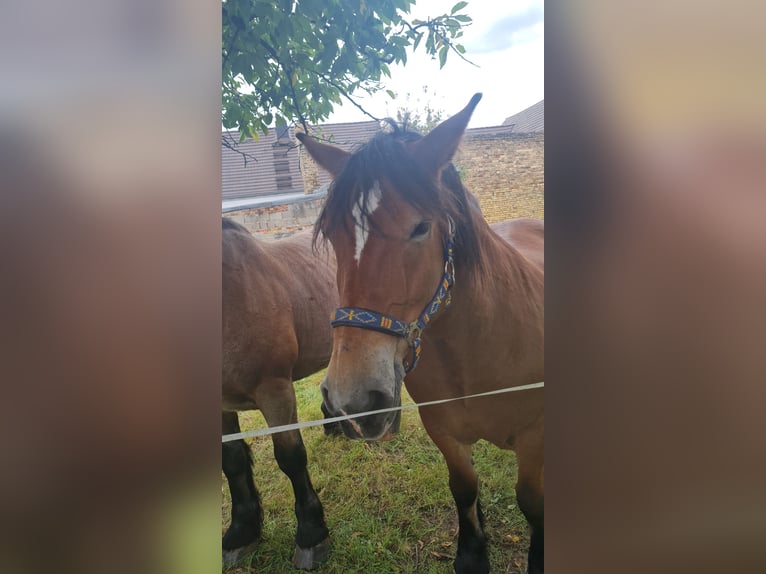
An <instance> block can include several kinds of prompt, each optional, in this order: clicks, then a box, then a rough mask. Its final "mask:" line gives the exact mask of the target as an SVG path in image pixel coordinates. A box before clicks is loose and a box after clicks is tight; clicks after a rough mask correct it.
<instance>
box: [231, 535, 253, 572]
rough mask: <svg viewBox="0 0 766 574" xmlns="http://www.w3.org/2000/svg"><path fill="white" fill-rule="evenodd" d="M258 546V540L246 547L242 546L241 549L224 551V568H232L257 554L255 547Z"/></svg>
mask: <svg viewBox="0 0 766 574" xmlns="http://www.w3.org/2000/svg"><path fill="white" fill-rule="evenodd" d="M257 545H258V541H257V540H256V541H255V542H251V543H250V544H247V545H246V546H240V547H239V548H233V549H231V550H223V565H224V567H226V568H230V567H231V566H234V565H235V564H238V563H239V562H240V561H241V560H242V559H243V558H245V557H246V556H249V555H250V554H252V553H253V552H255V547H256V546H257Z"/></svg>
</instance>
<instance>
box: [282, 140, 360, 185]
mask: <svg viewBox="0 0 766 574" xmlns="http://www.w3.org/2000/svg"><path fill="white" fill-rule="evenodd" d="M295 137H296V138H298V141H299V142H301V143H302V144H303V145H304V146H306V151H308V152H309V155H310V156H311V157H313V158H314V161H316V162H317V163H318V164H319V165H320V166H322V167H323V168H324V169H326V170H327V171H328V172H330V175H332V176H333V177H338V176H339V175H340V172H342V171H343V168H344V167H346V162H347V161H348V158H349V157H351V154H350V153H348V152H347V151H344V150H342V149H340V148H339V147H335V146H333V145H329V144H324V143H321V142H318V141H317V140H315V139H314V138H312V137H310V136H307V135H306V134H305V133H303V132H297V133H296V134H295Z"/></svg>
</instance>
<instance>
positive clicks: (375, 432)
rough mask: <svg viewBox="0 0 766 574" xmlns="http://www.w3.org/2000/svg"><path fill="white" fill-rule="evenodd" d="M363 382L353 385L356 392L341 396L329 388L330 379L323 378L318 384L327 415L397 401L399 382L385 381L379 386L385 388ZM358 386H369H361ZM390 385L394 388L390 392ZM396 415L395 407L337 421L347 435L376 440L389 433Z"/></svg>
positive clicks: (374, 408) (378, 407)
mask: <svg viewBox="0 0 766 574" xmlns="http://www.w3.org/2000/svg"><path fill="white" fill-rule="evenodd" d="M399 380H400V381H401V379H399ZM366 383H367V384H362V385H359V386H356V387H355V390H356V392H354V393H352V394H351V395H349V396H348V397H347V398H344V396H343V395H342V394H340V393H336V392H333V390H332V389H333V385H332V383H331V381H328V379H327V378H325V379H324V380H323V381H322V384H321V385H320V388H321V391H322V398H323V400H324V404H325V407H326V408H327V411H328V412H329V413H330V414H331V416H346V415H356V414H359V413H368V412H370V411H378V410H382V409H389V408H392V407H398V406H400V405H401V400H402V399H401V392H400V391H401V382H399V383H398V384H396V385H388V389H389V390H388V391H385V390H379V389H382V388H385V387H383V386H377V385H374V386H371V385H370V381H366ZM360 387H362V388H364V389H369V390H361V389H360ZM392 387H393V390H394V391H395V392H391V390H392ZM396 418H397V411H388V412H382V413H373V414H369V415H365V416H360V417H355V418H352V419H349V420H345V421H341V429H342V430H343V434H345V435H346V436H347V437H348V438H351V439H357V440H379V439H381V438H384V437H386V436H387V435H388V434H389V433H390V430H391V427H392V425H393V423H394V420H395V419H396Z"/></svg>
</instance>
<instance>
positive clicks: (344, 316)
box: [330, 215, 455, 373]
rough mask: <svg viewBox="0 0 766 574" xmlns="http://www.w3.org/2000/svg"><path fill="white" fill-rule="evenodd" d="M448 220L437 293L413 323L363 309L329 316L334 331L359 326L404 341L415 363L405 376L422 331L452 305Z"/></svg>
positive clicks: (452, 226) (452, 227)
mask: <svg viewBox="0 0 766 574" xmlns="http://www.w3.org/2000/svg"><path fill="white" fill-rule="evenodd" d="M447 221H448V222H449V236H448V237H447V240H446V242H445V243H444V274H443V275H442V278H441V282H440V283H439V287H438V288H437V289H436V293H434V296H433V297H432V298H431V301H430V302H429V303H428V304H427V305H426V306H425V309H423V312H422V313H421V314H420V316H419V317H418V318H417V319H415V320H414V321H413V322H412V323H407V322H406V321H402V320H400V319H397V318H395V317H391V316H390V315H384V314H383V313H378V312H377V311H371V310H370V309H363V308H360V307H338V308H337V309H336V310H335V312H334V313H333V315H332V316H331V317H330V324H331V325H332V326H333V328H334V327H358V328H359V329H368V330H370V331H378V332H380V333H385V334H387V335H393V336H394V337H401V338H403V339H405V340H406V341H407V344H408V345H409V346H410V349H411V350H412V362H411V363H409V364H406V363H405V365H404V372H405V373H409V372H410V371H411V370H412V369H414V368H415V366H416V365H417V364H418V361H419V360H420V339H421V337H422V334H423V331H424V330H425V328H426V327H427V326H428V324H429V322H430V321H431V319H432V318H433V316H434V315H436V313H437V311H439V308H440V307H441V305H442V303H444V306H445V307H448V306H449V304H450V303H451V302H452V293H451V292H450V289H452V286H453V285H454V284H455V257H454V250H455V224H454V222H453V221H452V218H451V217H450V216H449V215H448V216H447Z"/></svg>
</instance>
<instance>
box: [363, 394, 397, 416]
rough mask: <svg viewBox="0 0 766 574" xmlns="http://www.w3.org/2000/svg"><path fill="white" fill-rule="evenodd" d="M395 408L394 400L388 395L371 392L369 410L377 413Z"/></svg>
mask: <svg viewBox="0 0 766 574" xmlns="http://www.w3.org/2000/svg"><path fill="white" fill-rule="evenodd" d="M393 406H394V399H393V397H392V396H391V395H389V394H388V393H382V392H380V391H370V406H369V409H368V410H371V411H377V410H380V409H387V408H390V407H393Z"/></svg>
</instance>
